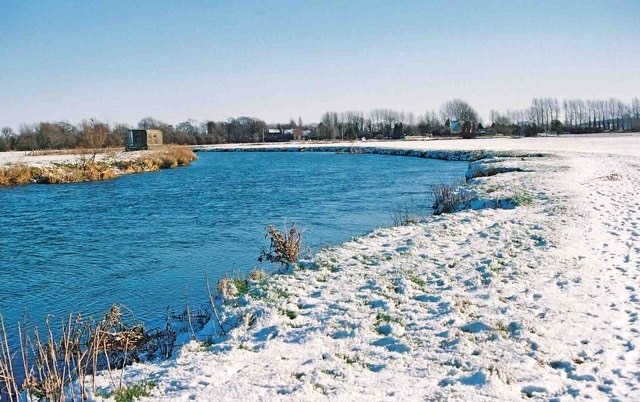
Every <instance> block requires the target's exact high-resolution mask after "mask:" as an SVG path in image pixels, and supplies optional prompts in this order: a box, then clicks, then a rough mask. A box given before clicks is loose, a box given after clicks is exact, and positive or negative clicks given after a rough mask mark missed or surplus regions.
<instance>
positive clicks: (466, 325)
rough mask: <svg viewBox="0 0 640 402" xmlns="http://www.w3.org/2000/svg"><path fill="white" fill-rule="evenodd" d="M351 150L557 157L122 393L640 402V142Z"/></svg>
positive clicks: (243, 300) (478, 192)
mask: <svg viewBox="0 0 640 402" xmlns="http://www.w3.org/2000/svg"><path fill="white" fill-rule="evenodd" d="M282 146H286V147H302V146H306V145H301V144H294V145H278V147H282ZM341 146H353V147H366V149H386V150H388V149H402V150H416V151H426V150H430V151H461V150H465V151H469V150H485V151H491V150H495V151H519V152H520V151H527V152H545V153H549V154H550V155H547V156H540V155H530V156H526V155H525V156H522V155H520V156H518V157H511V158H510V157H506V156H504V155H500V156H494V157H493V158H489V159H486V160H484V161H481V162H477V163H473V164H472V167H471V168H470V174H469V177H475V178H471V179H470V181H469V189H470V191H472V192H473V194H475V197H476V200H475V201H474V202H470V203H469V204H468V206H470V207H472V208H470V209H464V210H462V211H459V212H456V213H453V214H443V215H438V216H432V217H429V218H427V219H425V220H424V221H423V222H421V223H419V224H411V225H406V226H398V227H392V228H381V229H377V230H375V231H373V232H372V233H370V234H369V235H366V236H363V237H360V238H356V239H353V240H352V241H349V242H346V243H344V244H342V245H339V246H335V247H327V248H325V249H322V250H321V251H319V252H318V253H317V254H316V255H315V256H314V257H313V260H312V261H306V262H305V263H304V264H302V265H303V268H299V269H297V270H294V271H293V272H289V273H286V274H281V275H275V276H273V277H270V278H269V279H267V280H266V281H264V282H254V283H253V284H252V292H251V293H250V295H245V296H242V297H240V298H238V299H231V300H229V303H228V305H227V306H225V309H224V315H225V317H227V318H228V319H232V318H236V319H237V321H238V322H239V323H240V324H239V325H238V326H237V327H236V328H235V329H233V330H232V331H231V332H230V334H229V335H228V336H226V337H218V338H214V339H213V343H212V344H211V345H209V344H203V343H199V342H196V341H192V342H190V343H188V344H187V345H185V346H183V347H182V348H181V349H180V350H178V351H177V352H176V353H175V357H174V358H172V359H170V360H166V361H158V362H147V363H138V364H135V365H132V366H130V367H128V368H127V369H126V370H125V380H126V382H127V383H129V384H133V383H137V382H141V381H153V382H155V383H156V384H157V386H156V387H155V388H154V389H153V390H152V391H151V392H152V396H151V397H149V398H148V399H149V400H167V401H186V400H201V401H205V400H239V399H242V400H324V399H333V400H424V399H429V400H431V399H434V400H440V399H447V400H487V401H488V400H519V399H527V398H535V399H545V400H559V401H563V400H572V399H576V398H577V399H589V398H591V399H595V400H605V399H606V400H639V399H640V332H639V331H640V324H639V323H638V314H639V313H640V293H639V290H640V281H639V280H638V274H639V273H640V136H638V135H632V136H619V137H580V138H533V139H517V140H515V139H492V140H466V141H465V140H452V141H419V142H418V141H416V142H409V141H404V142H381V143H376V142H372V141H367V142H366V143H360V144H358V143H355V144H342V145H341ZM449 155H452V154H449ZM514 155H515V154H514ZM492 168H493V170H494V172H498V173H497V174H494V175H491V176H484V177H483V176H482V175H481V174H482V172H485V171H490V170H491V169H492ZM471 172H475V173H473V174H472V173H471ZM416 185H417V186H419V185H421V184H420V183H416ZM207 331H208V333H212V329H211V327H208V328H207V329H205V332H207ZM98 381H99V384H100V386H101V387H102V389H110V388H112V387H113V384H112V383H111V382H110V377H109V376H108V375H107V374H105V373H102V374H101V375H100V376H99V377H98Z"/></svg>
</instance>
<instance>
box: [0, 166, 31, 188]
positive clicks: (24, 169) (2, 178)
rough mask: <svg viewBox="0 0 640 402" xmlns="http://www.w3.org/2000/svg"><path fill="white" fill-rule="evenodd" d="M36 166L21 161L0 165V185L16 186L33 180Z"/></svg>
mask: <svg viewBox="0 0 640 402" xmlns="http://www.w3.org/2000/svg"><path fill="white" fill-rule="evenodd" d="M37 171H38V169H37V168H34V167H30V166H28V165H26V164H23V163H18V164H12V165H8V166H6V167H0V186H18V185H22V184H29V183H33V182H34V181H35V176H36V175H37Z"/></svg>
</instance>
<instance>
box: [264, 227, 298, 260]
mask: <svg viewBox="0 0 640 402" xmlns="http://www.w3.org/2000/svg"><path fill="white" fill-rule="evenodd" d="M266 231H267V233H266V234H265V235H264V237H265V238H268V239H269V241H270V245H269V250H268V251H267V250H266V249H265V248H263V249H262V252H261V254H260V256H259V257H258V261H260V262H262V261H263V260H266V261H268V262H272V263H277V264H281V265H282V266H289V265H291V264H295V263H296V262H297V261H298V255H299V254H300V242H301V241H302V232H301V231H300V230H298V228H296V225H295V223H294V224H292V225H291V228H290V229H289V230H288V231H287V230H286V228H285V229H284V230H282V231H281V230H280V229H278V228H277V227H275V226H274V225H269V226H268V227H267V228H266Z"/></svg>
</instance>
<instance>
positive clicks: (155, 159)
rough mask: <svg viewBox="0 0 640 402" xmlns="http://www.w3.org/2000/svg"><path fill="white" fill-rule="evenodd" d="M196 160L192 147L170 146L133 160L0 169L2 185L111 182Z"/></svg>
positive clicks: (80, 159) (87, 160)
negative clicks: (110, 180) (119, 178)
mask: <svg viewBox="0 0 640 402" xmlns="http://www.w3.org/2000/svg"><path fill="white" fill-rule="evenodd" d="M195 159H197V158H196V156H195V154H194V153H193V151H192V150H191V148H187V147H167V148H164V149H162V150H159V151H155V152H152V153H147V154H143V155H141V156H139V157H137V158H133V159H116V158H105V159H103V160H100V161H97V160H95V158H89V157H85V156H83V155H81V156H79V157H77V158H76V159H75V160H73V161H69V162H65V163H54V164H52V165H50V166H44V167H42V166H30V165H28V164H24V163H17V164H11V165H8V166H5V167H0V186H16V185H23V184H30V183H37V184H62V183H79V182H85V181H97V180H109V179H113V178H116V177H118V176H120V175H122V174H130V173H141V172H153V171H157V170H160V169H172V168H175V167H178V166H183V165H188V164H189V163H191V162H192V161H194V160H195Z"/></svg>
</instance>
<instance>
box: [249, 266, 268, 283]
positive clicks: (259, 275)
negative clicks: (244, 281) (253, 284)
mask: <svg viewBox="0 0 640 402" xmlns="http://www.w3.org/2000/svg"><path fill="white" fill-rule="evenodd" d="M266 277H267V272H266V271H265V270H264V269H260V268H254V269H253V270H252V271H251V272H249V279H250V280H252V281H261V280H263V279H264V278H266Z"/></svg>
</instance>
